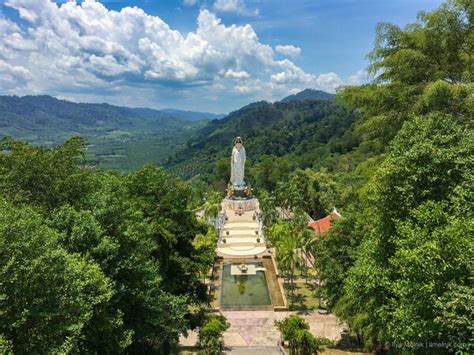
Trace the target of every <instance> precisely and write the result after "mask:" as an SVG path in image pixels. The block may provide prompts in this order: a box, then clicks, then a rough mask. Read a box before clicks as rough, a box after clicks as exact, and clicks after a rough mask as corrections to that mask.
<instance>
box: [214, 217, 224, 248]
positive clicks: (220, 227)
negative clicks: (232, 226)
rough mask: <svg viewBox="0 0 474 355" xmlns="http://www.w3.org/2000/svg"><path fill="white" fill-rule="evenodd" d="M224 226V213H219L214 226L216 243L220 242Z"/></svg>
mask: <svg viewBox="0 0 474 355" xmlns="http://www.w3.org/2000/svg"><path fill="white" fill-rule="evenodd" d="M224 224H225V213H224V212H220V213H219V214H218V215H217V218H216V224H215V227H216V231H217V238H218V243H221V242H222V238H223V233H224Z"/></svg>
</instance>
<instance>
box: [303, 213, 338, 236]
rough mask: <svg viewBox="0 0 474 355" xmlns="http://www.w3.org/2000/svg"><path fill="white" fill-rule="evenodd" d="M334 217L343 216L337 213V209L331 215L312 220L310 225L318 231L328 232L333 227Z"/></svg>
mask: <svg viewBox="0 0 474 355" xmlns="http://www.w3.org/2000/svg"><path fill="white" fill-rule="evenodd" d="M333 218H341V215H340V214H339V213H337V211H334V212H333V213H331V214H330V215H329V216H326V217H324V218H321V219H318V220H317V221H314V222H311V223H310V224H309V226H310V227H312V228H313V229H314V230H315V231H316V232H318V233H323V232H327V231H328V230H329V229H331V220H332V219H333Z"/></svg>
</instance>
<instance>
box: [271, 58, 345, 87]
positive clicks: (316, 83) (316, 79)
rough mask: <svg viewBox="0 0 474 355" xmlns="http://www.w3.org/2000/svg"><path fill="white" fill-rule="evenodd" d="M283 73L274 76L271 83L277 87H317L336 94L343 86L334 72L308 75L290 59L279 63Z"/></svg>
mask: <svg viewBox="0 0 474 355" xmlns="http://www.w3.org/2000/svg"><path fill="white" fill-rule="evenodd" d="M278 64H279V65H280V67H281V68H282V69H283V71H281V72H279V73H276V74H272V75H271V76H270V79H271V81H272V82H273V84H275V85H286V86H290V85H291V86H293V87H295V86H296V87H299V88H302V89H304V88H307V87H315V88H317V89H321V90H325V91H329V92H335V91H336V89H337V88H338V87H339V86H341V85H342V84H343V81H342V80H341V79H340V78H339V76H338V75H337V74H336V73H334V72H329V73H323V74H320V75H313V74H308V73H306V72H305V71H304V70H303V69H301V68H300V67H298V66H297V65H295V64H294V63H293V62H291V61H290V60H288V59H284V60H281V61H279V62H278Z"/></svg>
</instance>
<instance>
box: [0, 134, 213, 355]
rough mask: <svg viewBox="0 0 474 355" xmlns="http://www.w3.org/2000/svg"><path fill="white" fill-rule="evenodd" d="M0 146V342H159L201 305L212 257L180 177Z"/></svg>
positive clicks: (33, 348)
mask: <svg viewBox="0 0 474 355" xmlns="http://www.w3.org/2000/svg"><path fill="white" fill-rule="evenodd" d="M1 151H2V153H1V154H0V191H1V192H2V193H1V198H0V236H1V238H0V261H1V268H0V274H1V276H0V280H1V282H0V314H1V322H0V334H1V338H0V349H1V350H2V352H5V351H6V352H8V349H11V350H13V352H14V353H69V352H74V353H78V352H80V353H117V352H122V351H124V350H125V349H127V351H128V352H137V353H150V352H154V353H167V352H169V351H170V349H171V348H172V347H173V346H174V345H176V342H177V340H178V336H179V335H180V334H182V333H185V332H186V330H187V329H188V328H189V327H190V326H191V325H192V324H193V320H192V319H191V318H190V317H189V314H190V313H191V312H190V310H191V309H193V308H194V311H196V310H198V309H199V308H201V307H202V306H204V305H205V304H206V301H207V298H206V297H207V296H206V289H205V287H204V286H203V284H202V283H201V281H200V280H201V273H202V272H207V270H208V269H209V267H210V265H211V264H212V262H213V259H214V250H213V248H214V245H213V244H212V242H213V239H212V233H211V234H209V233H208V235H210V236H211V239H210V242H211V243H205V242H200V243H199V244H195V243H194V239H195V237H196V234H199V233H203V234H206V230H207V227H205V226H204V225H202V224H200V223H199V222H198V221H197V220H196V218H195V215H194V207H195V201H194V200H193V198H194V196H195V195H194V193H193V191H192V189H191V188H190V186H189V185H188V184H187V183H185V182H182V181H179V180H177V179H175V178H173V177H172V176H171V175H170V174H169V173H167V172H165V171H164V170H163V169H161V168H157V167H152V166H147V167H144V168H142V169H139V170H137V171H135V172H133V173H130V174H128V175H119V174H117V173H112V172H101V171H99V170H97V169H96V168H93V167H91V166H90V165H88V163H87V162H86V161H85V160H84V143H83V142H82V141H81V140H80V139H75V138H73V139H71V140H68V141H66V142H65V143H63V144H62V145H59V146H57V147H56V148H54V149H51V148H42V147H35V146H30V145H27V144H25V143H21V142H17V141H9V140H4V141H3V144H2V148H1Z"/></svg>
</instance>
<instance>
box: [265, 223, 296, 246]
mask: <svg viewBox="0 0 474 355" xmlns="http://www.w3.org/2000/svg"><path fill="white" fill-rule="evenodd" d="M290 234H291V230H290V226H289V225H288V223H285V222H283V221H278V222H277V223H274V224H273V225H272V226H271V227H270V229H269V230H268V232H267V236H268V237H269V240H270V242H271V243H272V244H273V245H277V243H278V242H279V241H280V240H283V239H285V238H286V237H287V236H288V235H290Z"/></svg>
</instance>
